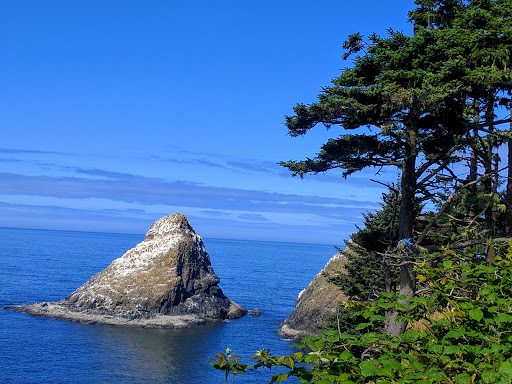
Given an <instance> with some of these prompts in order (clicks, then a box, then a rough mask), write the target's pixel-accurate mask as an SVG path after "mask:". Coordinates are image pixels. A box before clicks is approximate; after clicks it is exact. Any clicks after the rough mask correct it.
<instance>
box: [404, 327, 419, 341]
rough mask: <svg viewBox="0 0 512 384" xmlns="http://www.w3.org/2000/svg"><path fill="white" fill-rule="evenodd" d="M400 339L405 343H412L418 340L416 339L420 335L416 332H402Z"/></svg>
mask: <svg viewBox="0 0 512 384" xmlns="http://www.w3.org/2000/svg"><path fill="white" fill-rule="evenodd" d="M402 337H403V338H404V341H405V342H407V343H414V342H415V341H416V340H418V338H419V337H420V334H419V333H418V332H416V331H413V330H409V331H406V332H404V334H403V335H402Z"/></svg>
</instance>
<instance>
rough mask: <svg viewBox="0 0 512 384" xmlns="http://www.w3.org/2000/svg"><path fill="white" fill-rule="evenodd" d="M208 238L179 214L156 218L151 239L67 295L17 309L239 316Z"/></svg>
mask: <svg viewBox="0 0 512 384" xmlns="http://www.w3.org/2000/svg"><path fill="white" fill-rule="evenodd" d="M219 281H220V279H219V278H218V277H217V275H215V273H214V271H213V268H212V266H211V263H210V256H209V255H208V252H207V251H206V249H205V246H204V243H203V240H202V239H201V237H200V236H199V235H198V234H197V233H196V232H195V231H194V229H193V228H192V227H191V225H190V224H189V222H188V220H187V218H186V217H185V216H183V215H182V214H180V213H174V214H172V215H169V216H165V217H163V218H161V219H160V220H158V221H156V222H155V223H154V224H153V225H151V227H150V228H149V231H148V232H147V234H146V238H145V240H144V241H142V242H141V243H139V244H137V246H135V248H132V249H130V250H129V251H127V252H126V253H125V254H124V255H123V256H122V257H120V258H118V259H116V260H114V261H113V262H112V264H110V265H109V266H108V267H107V268H106V269H104V270H103V271H101V272H99V273H98V274H96V275H95V276H93V277H92V278H91V279H90V280H89V281H88V282H86V283H85V284H84V285H82V286H81V287H79V288H78V289H77V290H76V291H75V292H73V293H72V294H70V295H69V296H68V297H66V298H65V299H64V300H62V301H60V302H57V303H40V304H31V305H27V306H23V307H19V308H16V309H18V310H20V311H22V312H26V313H28V314H32V315H39V316H46V317H56V318H63V319H68V320H75V321H82V322H97V323H106V324H119V325H134V326H148V327H183V326H188V325H191V324H199V323H205V322H211V321H218V320H224V319H234V318H239V317H241V316H243V315H245V314H246V313H247V310H245V309H244V308H242V307H241V306H239V305H238V304H236V303H234V302H233V301H232V300H230V299H229V298H227V297H226V296H225V295H224V293H223V292H222V290H221V289H220V287H219V286H218V283H219Z"/></svg>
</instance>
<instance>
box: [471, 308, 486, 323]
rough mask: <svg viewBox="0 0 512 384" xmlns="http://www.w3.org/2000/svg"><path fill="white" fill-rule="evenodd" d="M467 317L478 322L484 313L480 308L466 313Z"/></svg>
mask: <svg viewBox="0 0 512 384" xmlns="http://www.w3.org/2000/svg"><path fill="white" fill-rule="evenodd" d="M468 315H469V317H471V318H472V319H473V320H476V321H480V320H482V318H483V317H484V313H483V312H482V310H481V309H480V308H473V309H472V310H470V311H469V312H468Z"/></svg>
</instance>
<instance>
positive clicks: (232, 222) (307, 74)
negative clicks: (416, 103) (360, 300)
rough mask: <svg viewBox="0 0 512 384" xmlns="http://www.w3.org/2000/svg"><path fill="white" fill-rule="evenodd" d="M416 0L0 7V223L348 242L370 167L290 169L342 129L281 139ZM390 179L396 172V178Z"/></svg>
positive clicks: (374, 188)
mask: <svg viewBox="0 0 512 384" xmlns="http://www.w3.org/2000/svg"><path fill="white" fill-rule="evenodd" d="M413 6H414V4H413V1H412V0H411V1H401V0H398V1H393V2H383V1H376V0H361V1H359V2H354V1H348V0H347V1H345V0H339V1H334V0H318V1H296V0H294V1H288V0H285V1H276V0H274V1H266V0H259V1H234V0H233V1H221V0H219V1H211V0H210V1H206V0H205V1H186V2H177V1H144V2H142V1H126V0H125V1H95V0H91V1H84V2H71V1H63V0H62V1H56V0H51V1H45V2H42V1H35V0H34V1H24V0H20V1H15V2H4V3H2V5H1V6H0V7H1V12H0V51H1V52H2V58H1V60H0V77H1V78H0V87H1V88H2V91H1V92H0V98H1V100H0V127H1V128H0V129H1V133H2V135H1V138H2V139H1V142H0V226H4V227H22V228H47V229H67V230H84V231H102V232H126V233H141V234H142V233H145V231H146V230H147V229H148V227H149V225H150V224H151V223H152V222H154V221H155V220H157V219H158V218H160V217H161V216H164V215H166V214H169V213H172V212H175V211H179V212H181V213H183V214H185V215H186V216H187V217H188V218H189V219H190V221H191V223H192V225H193V226H194V228H195V229H196V231H197V232H198V233H200V234H201V235H202V236H203V237H218V238H235V239H253V240H271V241H290V242H309V243H327V244H333V245H342V244H343V240H344V239H347V238H348V236H349V235H350V233H351V232H353V231H354V229H355V225H356V224H358V223H360V222H361V220H362V213H363V212H365V211H368V210H373V209H375V208H377V207H378V202H379V198H380V195H381V193H382V192H383V190H382V188H380V186H379V185H378V184H375V183H372V182H371V181H369V178H370V177H375V175H374V172H373V171H372V170H368V172H365V173H360V174H356V175H353V176H351V177H349V178H348V179H347V180H343V179H342V177H341V172H330V173H327V174H324V175H317V176H311V177H306V178H305V179H304V180H300V179H298V178H292V177H291V176H290V174H289V172H288V171H287V170H286V169H283V168H281V167H280V166H279V165H278V164H277V163H278V162H279V161H280V160H289V159H302V158H305V157H306V156H309V157H312V156H314V155H315V154H316V153H317V151H318V149H319V147H320V145H321V144H322V143H323V142H324V141H326V140H327V138H329V137H336V136H337V135H338V134H339V133H340V132H339V131H338V132H337V131H336V128H332V129H331V130H329V131H327V130H326V129H325V128H323V127H317V128H316V129H314V130H313V131H312V132H311V133H310V134H308V135H306V136H305V137H301V138H291V137H289V136H287V131H286V128H285V126H284V124H283V122H284V115H290V114H292V113H293V110H292V108H293V106H294V105H295V104H296V103H298V102H304V103H310V102H313V101H315V100H316V96H317V95H318V93H319V91H320V90H321V88H322V86H325V85H328V83H329V81H330V79H332V78H334V77H336V76H337V75H338V74H339V72H340V69H341V68H343V67H346V66H349V65H350V61H343V60H342V59H341V55H342V54H343V51H342V48H341V45H342V43H343V41H344V40H345V38H346V37H347V36H348V35H349V34H350V33H353V32H361V33H363V34H366V35H367V34H369V33H371V32H377V33H379V34H384V33H385V30H386V28H388V27H392V28H393V29H395V30H404V31H406V32H408V33H409V32H410V30H411V26H410V24H407V23H406V21H407V11H408V10H410V9H412V8H413ZM391 177H393V176H391Z"/></svg>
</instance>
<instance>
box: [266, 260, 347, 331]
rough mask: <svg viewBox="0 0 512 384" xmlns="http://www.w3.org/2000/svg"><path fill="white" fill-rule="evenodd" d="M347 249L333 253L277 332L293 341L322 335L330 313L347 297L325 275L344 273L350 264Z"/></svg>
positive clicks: (301, 293) (298, 298)
mask: <svg viewBox="0 0 512 384" xmlns="http://www.w3.org/2000/svg"><path fill="white" fill-rule="evenodd" d="M345 253H346V251H343V252H342V253H338V254H336V255H334V256H333V257H332V258H331V259H330V260H329V261H328V263H327V265H326V266H325V267H324V269H322V270H321V271H320V272H319V273H318V274H317V275H316V276H315V277H314V278H313V280H312V281H311V282H310V283H309V285H308V286H307V287H306V288H305V289H304V290H303V291H302V292H300V293H299V295H298V297H297V300H296V302H295V307H294V308H293V311H292V313H291V314H290V316H288V317H287V318H286V320H285V321H283V322H282V323H281V324H280V326H281V328H280V329H279V330H277V332H276V333H277V334H279V335H281V336H283V337H286V338H288V339H292V340H301V339H302V338H304V337H306V336H311V335H316V334H319V333H320V332H321V330H322V327H324V326H325V325H327V319H328V316H329V314H331V313H334V312H335V311H336V309H337V307H338V305H339V303H340V302H341V301H343V300H347V297H346V295H345V294H344V293H343V291H342V290H341V289H340V288H339V287H338V286H336V285H335V284H333V283H330V282H329V281H328V280H327V277H326V275H328V274H333V273H335V272H339V271H342V272H344V266H345V264H346V263H347V255H346V254H345Z"/></svg>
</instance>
